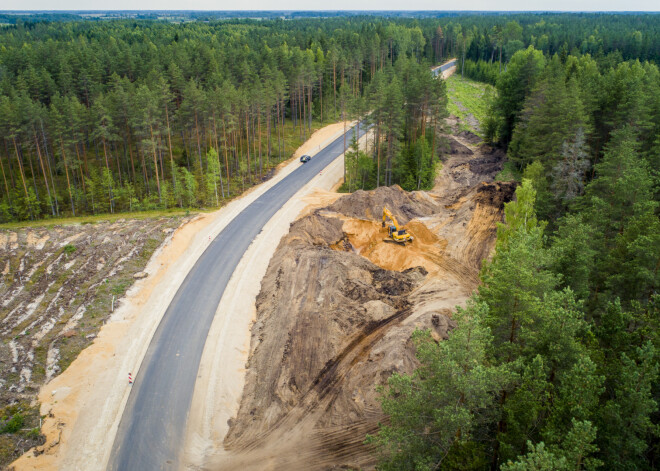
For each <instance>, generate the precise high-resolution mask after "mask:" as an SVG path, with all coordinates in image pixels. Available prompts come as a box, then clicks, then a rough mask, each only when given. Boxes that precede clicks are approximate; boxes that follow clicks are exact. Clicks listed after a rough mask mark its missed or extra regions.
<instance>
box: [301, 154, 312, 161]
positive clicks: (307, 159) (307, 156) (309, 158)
mask: <svg viewBox="0 0 660 471" xmlns="http://www.w3.org/2000/svg"><path fill="white" fill-rule="evenodd" d="M310 160H312V158H311V157H310V156H309V155H303V156H301V157H300V161H301V162H302V163H305V162H309V161H310Z"/></svg>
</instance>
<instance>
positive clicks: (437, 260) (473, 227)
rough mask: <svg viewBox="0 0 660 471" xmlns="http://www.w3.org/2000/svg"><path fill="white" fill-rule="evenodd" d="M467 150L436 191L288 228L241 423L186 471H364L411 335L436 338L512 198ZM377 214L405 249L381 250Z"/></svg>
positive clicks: (389, 197) (263, 309)
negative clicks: (386, 213) (383, 395)
mask: <svg viewBox="0 0 660 471" xmlns="http://www.w3.org/2000/svg"><path fill="white" fill-rule="evenodd" d="M475 137H476V136H473V135H464V136H461V135H459V136H456V137H449V139H450V145H449V148H448V151H447V152H448V155H447V160H446V161H445V163H444V166H443V170H442V171H441V173H440V175H439V176H438V179H437V185H436V187H435V189H434V191H433V192H428V193H426V192H413V193H406V192H403V191H402V190H401V189H400V188H397V187H391V188H379V189H377V190H374V191H371V192H360V191H358V192H356V193H354V194H351V195H347V196H343V197H342V198H339V199H337V200H336V201H334V202H333V203H332V204H331V205H329V206H327V207H324V208H317V209H313V210H311V211H310V212H308V213H307V215H305V216H304V217H301V218H299V219H298V220H297V221H296V222H295V223H294V224H293V225H292V227H291V230H290V232H289V233H288V234H287V235H286V237H285V238H284V239H283V240H282V242H281V243H280V245H279V247H278V249H277V251H276V252H275V255H274V256H273V258H272V259H271V262H270V264H269V266H268V269H267V270H266V275H265V276H264V278H263V281H262V289H261V292H260V293H259V296H258V297H257V308H256V322H255V325H254V327H253V328H252V333H251V341H250V345H249V359H248V363H247V365H246V367H247V371H246V373H245V374H246V380H245V389H244V391H243V396H242V398H241V402H240V407H239V409H238V413H237V414H236V416H235V417H231V418H230V419H229V424H230V428H229V433H228V435H227V437H226V438H225V441H224V443H223V444H222V445H219V444H217V442H216V445H215V447H213V446H212V443H211V442H207V443H206V453H205V454H206V455H207V458H206V460H205V461H204V462H199V463H196V464H197V466H196V467H195V468H193V469H208V470H218V469H223V470H224V469H227V470H233V469H242V470H264V469H272V470H279V469H306V470H325V469H355V468H360V469H372V468H373V466H374V456H373V454H372V453H371V450H369V449H368V448H367V447H366V446H365V445H364V438H365V434H366V433H373V432H374V431H375V430H376V429H377V424H378V422H379V421H382V420H383V419H384V417H383V416H382V413H381V412H380V408H379V406H378V403H377V394H376V392H375V387H374V386H375V385H378V384H383V383H384V381H385V380H386V379H387V377H388V376H389V375H390V374H391V373H392V372H394V371H399V372H404V373H407V372H410V371H412V369H413V368H414V366H415V362H416V360H415V358H414V351H413V349H412V346H411V345H410V342H409V338H410V334H411V333H412V331H413V330H414V329H415V328H418V327H422V328H429V329H431V331H432V334H433V335H434V336H435V337H436V338H437V339H441V338H445V337H446V334H447V331H448V329H449V328H451V325H452V322H451V311H452V310H453V308H454V306H456V305H457V304H462V303H463V302H465V300H466V299H467V297H468V296H469V295H470V294H471V292H472V290H474V289H475V288H476V286H477V285H478V282H479V280H478V272H479V267H480V265H481V262H482V260H483V259H484V258H487V257H488V256H489V254H490V252H491V250H492V247H493V244H494V241H495V234H496V225H495V223H496V221H499V220H501V218H502V210H503V204H504V202H506V201H509V200H510V199H511V198H512V196H513V190H514V185H513V184H510V183H496V182H493V177H494V175H495V174H496V173H497V171H498V170H499V168H500V167H501V162H502V157H503V156H502V155H501V154H500V153H498V151H496V150H494V149H491V148H488V147H485V146H482V145H477V140H478V138H477V139H475ZM319 196H320V197H321V199H322V198H323V197H324V193H319ZM328 199H330V197H329V195H328ZM383 205H387V206H388V207H389V209H390V210H392V211H393V212H394V214H395V215H396V217H397V218H398V219H399V222H400V223H401V224H403V225H405V226H406V228H407V229H408V230H409V231H410V232H411V234H412V235H413V236H414V237H415V240H414V242H413V243H412V244H410V245H406V246H405V247H404V246H400V245H398V244H394V243H392V242H389V241H385V240H384V239H386V238H387V233H386V231H385V229H383V228H382V227H381V225H380V214H381V211H382V207H383ZM243 345H245V344H243ZM219 436H220V435H218V437H219Z"/></svg>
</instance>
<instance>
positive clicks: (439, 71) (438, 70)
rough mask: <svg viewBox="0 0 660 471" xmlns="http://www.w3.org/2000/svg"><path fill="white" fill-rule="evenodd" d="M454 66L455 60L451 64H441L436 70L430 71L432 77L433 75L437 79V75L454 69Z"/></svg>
mask: <svg viewBox="0 0 660 471" xmlns="http://www.w3.org/2000/svg"><path fill="white" fill-rule="evenodd" d="M455 65H456V59H454V60H453V61H451V62H447V63H446V64H442V65H441V66H440V67H438V68H436V69H432V72H433V75H435V76H436V77H437V76H438V74H440V73H441V72H444V71H445V70H447V69H449V68H451V67H454V66H455Z"/></svg>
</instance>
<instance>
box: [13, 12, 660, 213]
mask: <svg viewBox="0 0 660 471" xmlns="http://www.w3.org/2000/svg"><path fill="white" fill-rule="evenodd" d="M182 15H183V16H184V17H185V16H186V14H185V13H182ZM43 18H48V19H54V18H59V19H60V20H64V21H56V22H49V21H41V19H43ZM43 18H42V17H40V16H38V15H37V16H31V17H25V18H17V17H16V16H12V18H11V20H12V21H16V23H15V24H13V25H8V26H7V25H6V26H3V27H2V29H0V38H1V40H2V48H1V49H0V134H1V135H2V142H1V143H0V163H1V164H2V165H1V168H0V171H1V173H2V175H3V181H2V186H3V191H2V192H1V194H2V199H1V200H0V220H2V221H9V220H21V219H37V218H40V217H52V216H58V215H79V214H89V213H99V212H115V211H135V210H141V209H154V208H169V207H176V206H178V207H199V206H217V205H218V204H221V203H222V200H223V199H224V198H230V197H232V196H234V195H236V194H237V193H238V192H240V191H242V190H243V189H244V188H245V187H247V186H249V185H251V184H253V183H255V182H258V181H260V180H261V179H262V178H264V177H265V176H266V175H267V174H268V170H269V169H270V168H272V167H273V166H274V165H275V164H277V163H278V162H279V161H281V160H282V159H284V158H286V157H288V156H289V155H290V153H291V151H292V150H293V149H294V146H295V145H297V144H298V143H300V142H301V141H302V140H304V139H305V138H306V137H307V136H308V135H309V133H310V132H311V131H313V130H314V129H316V128H317V127H319V126H320V125H321V124H323V123H324V122H329V121H335V120H339V119H341V118H354V117H358V116H360V117H363V116H365V115H367V110H369V111H374V113H373V114H372V115H371V116H370V117H369V118H370V119H372V122H373V124H374V125H375V128H376V139H375V141H376V145H373V144H372V145H371V147H370V148H369V149H368V152H366V151H364V150H363V151H358V149H357V147H354V150H353V151H352V153H351V154H350V155H349V159H348V161H347V169H346V185H345V187H346V189H349V190H351V189H355V188H373V187H375V186H377V185H380V184H392V183H399V184H401V185H402V186H403V187H404V188H406V189H418V188H425V187H428V186H429V185H430V184H431V182H432V181H433V172H434V163H433V158H434V156H435V154H436V149H437V132H438V130H439V127H440V126H439V124H440V122H441V120H442V115H443V113H444V105H443V103H444V96H445V92H444V86H443V85H442V84H441V83H439V82H434V81H432V80H430V78H429V76H428V75H429V74H428V70H427V68H428V66H429V65H431V64H433V63H437V62H439V61H441V60H443V59H444V58H448V57H452V56H457V57H460V58H461V64H462V65H464V68H465V70H466V71H467V70H469V69H470V67H472V68H473V69H474V70H475V72H474V74H473V73H472V72H468V73H469V74H470V75H476V74H477V73H478V74H481V76H479V78H481V79H483V80H488V81H491V82H492V81H494V80H495V78H494V77H495V70H497V76H499V75H500V73H501V72H502V71H504V70H507V68H508V67H509V63H510V61H511V57H512V56H513V54H514V53H515V51H517V50H520V49H523V48H524V47H526V46H528V45H533V46H535V47H536V48H539V49H540V50H541V51H542V52H545V53H546V54H551V53H554V52H558V53H559V54H560V57H561V58H562V60H564V59H565V57H564V56H565V55H566V54H567V51H579V52H588V53H591V54H593V57H594V58H595V60H596V63H597V64H598V67H599V69H600V70H603V68H604V67H606V66H607V64H616V63H619V62H620V59H621V58H628V57H633V56H634V57H640V58H648V59H651V60H655V59H657V55H658V49H659V48H658V44H660V39H659V36H658V34H659V33H658V31H660V28H658V18H659V17H658V16H657V15H656V16H654V15H562V14H548V15H537V14H527V15H512V16H511V15H509V16H504V15H470V16H463V17H456V16H446V17H442V18H440V19H437V18H419V19H411V18H397V19H391V18H384V17H365V16H352V17H348V18H322V19H300V20H295V21H282V20H279V19H275V20H264V21H253V20H217V19H214V17H213V15H212V14H209V15H207V16H204V17H203V18H204V20H205V21H202V17H200V18H199V21H193V22H187V23H181V24H174V23H170V22H166V21H153V20H140V19H135V20H112V21H107V20H106V21H69V20H71V19H72V18H73V17H71V16H61V17H60V16H57V15H55V14H52V15H50V16H46V17H43ZM633 33H634V34H633ZM471 61H477V62H474V64H473V63H472V62H471ZM478 61H480V62H478ZM395 85H396V86H395ZM505 139H506V137H505Z"/></svg>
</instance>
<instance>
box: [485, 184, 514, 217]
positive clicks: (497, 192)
mask: <svg viewBox="0 0 660 471" xmlns="http://www.w3.org/2000/svg"><path fill="white" fill-rule="evenodd" d="M515 192H516V183H515V182H494V183H483V184H482V185H481V186H480V187H478V189H477V194H476V196H475V202H477V203H481V204H487V205H489V206H492V207H496V208H499V209H502V210H503V209H504V203H508V202H509V201H511V200H512V199H513V197H514V194H515Z"/></svg>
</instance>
